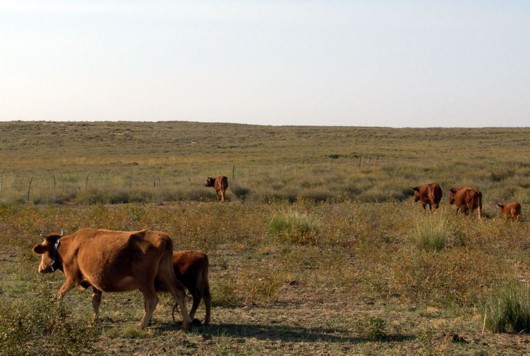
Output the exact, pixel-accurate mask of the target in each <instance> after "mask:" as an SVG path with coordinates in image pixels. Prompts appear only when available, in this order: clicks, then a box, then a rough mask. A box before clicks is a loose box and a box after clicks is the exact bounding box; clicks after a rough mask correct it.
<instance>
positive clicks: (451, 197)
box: [449, 188, 458, 204]
mask: <svg viewBox="0 0 530 356" xmlns="http://www.w3.org/2000/svg"><path fill="white" fill-rule="evenodd" d="M457 191H458V189H456V188H451V189H449V204H454V203H455V194H456V192H457Z"/></svg>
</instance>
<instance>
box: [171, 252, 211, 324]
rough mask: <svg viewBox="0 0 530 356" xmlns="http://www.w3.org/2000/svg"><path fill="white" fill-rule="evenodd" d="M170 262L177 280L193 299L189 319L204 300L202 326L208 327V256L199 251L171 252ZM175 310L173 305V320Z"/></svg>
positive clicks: (209, 305) (209, 296) (209, 303)
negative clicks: (204, 312) (204, 310)
mask: <svg viewBox="0 0 530 356" xmlns="http://www.w3.org/2000/svg"><path fill="white" fill-rule="evenodd" d="M172 261H173V269H174V271H175V275H176V276H177V279H178V280H179V281H180V282H181V283H182V284H183V285H184V286H185V287H186V288H187V289H188V291H189V292H190V294H191V296H192V297H193V305H192V307H191V310H190V318H191V319H193V318H194V316H195V312H196V311H197V308H198V307H199V303H200V302H201V299H203V298H204V307H205V309H206V315H205V319H204V325H208V324H209V323H210V309H211V305H212V301H211V295H210V285H209V283H208V256H207V255H206V254H205V253H203V252H200V251H173V258H172ZM177 308H178V304H175V307H174V308H173V319H175V316H174V314H175V310H176V309H177ZM194 321H195V320H194Z"/></svg>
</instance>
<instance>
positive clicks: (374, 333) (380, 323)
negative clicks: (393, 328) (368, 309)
mask: <svg viewBox="0 0 530 356" xmlns="http://www.w3.org/2000/svg"><path fill="white" fill-rule="evenodd" d="M354 329H355V331H356V332H357V333H358V334H359V335H360V336H362V337H365V338H367V339H369V340H374V341H379V340H384V339H385V338H387V337H388V335H387V333H386V331H385V329H386V322H385V321H384V320H383V319H381V318H379V317H376V316H371V317H369V318H361V319H357V320H356V321H355V323H354Z"/></svg>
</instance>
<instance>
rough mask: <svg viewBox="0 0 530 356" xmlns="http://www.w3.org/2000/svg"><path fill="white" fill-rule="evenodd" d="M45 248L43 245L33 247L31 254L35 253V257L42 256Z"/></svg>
mask: <svg viewBox="0 0 530 356" xmlns="http://www.w3.org/2000/svg"><path fill="white" fill-rule="evenodd" d="M46 250H47V249H46V246H44V245H40V244H39V245H35V247H33V252H34V253H36V254H37V255H42V254H43V253H45V252H46Z"/></svg>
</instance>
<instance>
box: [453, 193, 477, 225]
mask: <svg viewBox="0 0 530 356" xmlns="http://www.w3.org/2000/svg"><path fill="white" fill-rule="evenodd" d="M449 204H454V205H456V212H457V214H458V212H459V211H461V212H462V213H464V214H466V213H467V212H468V211H469V212H470V214H471V213H473V210H475V209H476V210H477V214H478V218H479V219H482V193H481V192H480V191H478V190H477V189H473V188H468V187H460V188H451V189H449Z"/></svg>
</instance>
